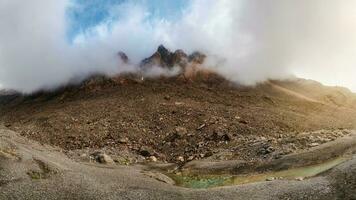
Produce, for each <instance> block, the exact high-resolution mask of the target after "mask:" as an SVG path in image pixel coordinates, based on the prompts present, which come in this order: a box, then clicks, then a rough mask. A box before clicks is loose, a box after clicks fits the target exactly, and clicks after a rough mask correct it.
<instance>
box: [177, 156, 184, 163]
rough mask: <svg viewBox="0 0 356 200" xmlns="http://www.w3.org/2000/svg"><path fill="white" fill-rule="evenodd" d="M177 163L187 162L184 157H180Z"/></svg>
mask: <svg viewBox="0 0 356 200" xmlns="http://www.w3.org/2000/svg"><path fill="white" fill-rule="evenodd" d="M177 161H179V162H184V161H185V160H184V157H183V156H178V157H177Z"/></svg>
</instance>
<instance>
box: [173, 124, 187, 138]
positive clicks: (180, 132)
mask: <svg viewBox="0 0 356 200" xmlns="http://www.w3.org/2000/svg"><path fill="white" fill-rule="evenodd" d="M176 134H177V135H178V136H179V137H183V136H184V135H187V134H188V130H187V129H186V128H184V127H180V126H179V127H177V128H176Z"/></svg>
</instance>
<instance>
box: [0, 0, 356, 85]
mask: <svg viewBox="0 0 356 200" xmlns="http://www.w3.org/2000/svg"><path fill="white" fill-rule="evenodd" d="M187 2H188V3H187V5H186V7H185V8H184V9H183V10H181V12H182V15H180V16H181V17H179V18H166V17H165V16H161V15H154V14H153V13H152V12H151V10H150V6H152V5H149V1H124V2H123V3H119V4H113V6H109V7H107V9H109V10H108V11H107V13H108V16H107V17H106V18H105V20H102V21H100V22H99V23H98V24H96V25H95V26H91V27H88V28H86V29H85V30H81V32H80V34H79V35H76V36H75V37H74V39H73V42H69V40H68V37H67V35H66V34H67V33H68V30H69V29H68V28H69V27H68V26H69V25H70V24H71V23H70V21H68V20H69V19H68V18H67V17H68V16H67V11H68V9H69V8H73V7H75V6H77V7H78V5H76V4H74V3H73V2H72V1H69V0H33V1H21V0H2V1H1V2H0V85H2V87H5V88H11V89H17V90H20V91H22V92H32V91H35V90H38V89H43V88H44V89H50V88H55V87H57V86H59V85H61V84H66V83H68V82H69V81H71V80H73V79H81V78H83V77H85V76H87V75H89V74H92V73H95V72H101V73H105V74H117V73H120V72H123V71H127V70H129V71H132V70H135V69H136V68H135V66H125V65H121V64H120V63H119V61H118V58H117V56H116V53H117V52H118V51H119V50H122V51H125V52H126V53H127V54H128V55H129V57H130V58H131V59H132V61H133V62H134V63H138V62H139V61H140V60H141V59H142V58H144V57H147V56H149V55H150V54H151V53H152V52H153V51H154V50H155V49H156V48H157V46H158V45H159V44H161V43H162V44H164V45H166V46H167V47H169V48H171V49H172V50H174V49H178V48H179V49H184V50H186V51H188V52H192V51H195V50H200V51H203V52H205V53H207V54H208V55H209V56H210V59H209V65H208V67H210V68H212V69H214V70H216V71H218V72H219V73H221V74H223V75H225V76H226V77H227V78H229V79H230V80H233V81H236V82H239V83H243V84H254V83H256V82H260V81H264V80H267V79H270V78H286V77H289V76H291V75H299V76H302V77H306V78H312V79H316V80H319V81H322V82H324V83H327V84H332V85H334V84H337V85H343V86H347V87H350V88H353V89H354V90H356V81H355V79H354V77H353V74H355V72H356V66H355V65H356V57H355V56H354V55H355V54H356V45H355V44H356V2H355V1H353V0H344V1H334V0H314V1H310V0H298V1H295V0H266V1H262V2H261V1H260V0H219V1H216V0H189V1H187ZM79 7H80V6H79Z"/></svg>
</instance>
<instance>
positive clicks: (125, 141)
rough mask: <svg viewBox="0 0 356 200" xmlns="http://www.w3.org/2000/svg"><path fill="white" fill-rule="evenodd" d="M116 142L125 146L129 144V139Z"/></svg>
mask: <svg viewBox="0 0 356 200" xmlns="http://www.w3.org/2000/svg"><path fill="white" fill-rule="evenodd" d="M118 142H119V143H121V144H127V143H129V139H128V138H120V139H119V140H118Z"/></svg>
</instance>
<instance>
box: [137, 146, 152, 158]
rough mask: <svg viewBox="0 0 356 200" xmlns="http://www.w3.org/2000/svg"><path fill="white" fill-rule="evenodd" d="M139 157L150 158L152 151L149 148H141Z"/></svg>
mask: <svg viewBox="0 0 356 200" xmlns="http://www.w3.org/2000/svg"><path fill="white" fill-rule="evenodd" d="M139 153H140V155H141V156H144V157H150V156H152V155H153V150H152V149H151V148H149V147H141V149H140V152H139Z"/></svg>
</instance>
